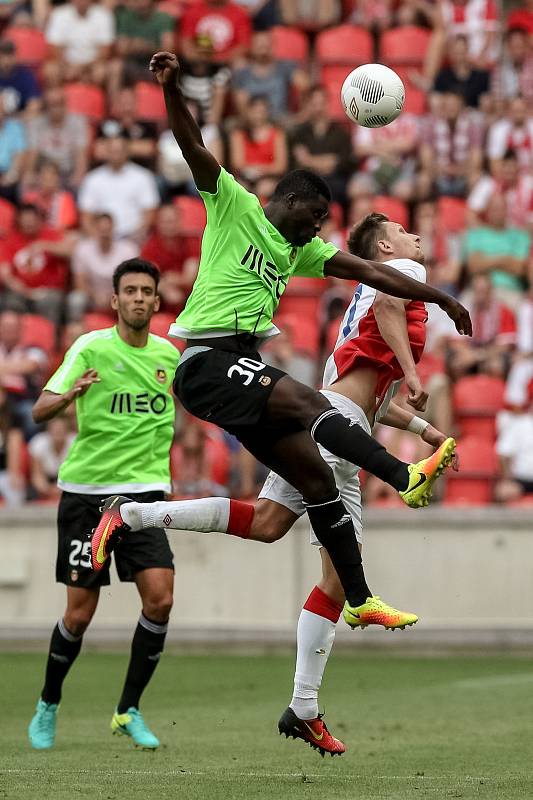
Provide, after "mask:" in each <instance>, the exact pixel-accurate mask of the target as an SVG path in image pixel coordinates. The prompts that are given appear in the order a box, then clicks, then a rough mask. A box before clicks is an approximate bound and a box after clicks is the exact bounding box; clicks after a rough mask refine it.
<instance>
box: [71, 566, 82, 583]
mask: <svg viewBox="0 0 533 800" xmlns="http://www.w3.org/2000/svg"><path fill="white" fill-rule="evenodd" d="M79 577H80V573H79V572H78V570H77V569H71V570H70V580H71V581H72V583H76V581H77V580H78V578H79Z"/></svg>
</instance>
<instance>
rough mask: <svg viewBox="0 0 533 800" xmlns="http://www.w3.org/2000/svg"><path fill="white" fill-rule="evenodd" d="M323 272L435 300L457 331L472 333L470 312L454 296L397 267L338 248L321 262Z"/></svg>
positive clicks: (395, 293)
mask: <svg viewBox="0 0 533 800" xmlns="http://www.w3.org/2000/svg"><path fill="white" fill-rule="evenodd" d="M324 275H331V276H333V277H335V278H343V279H344V280H348V281H360V282H361V283H365V284H366V285H367V286H372V287H373V288H374V289H378V290H379V291H380V292H383V293H384V294H391V295H392V296H393V297H402V298H403V299H404V300H422V302H425V303H436V304H437V305H438V306H440V307H441V308H442V310H443V311H445V312H446V314H448V316H449V317H450V319H452V320H453V321H454V323H455V327H456V328H457V330H458V332H459V333H461V334H464V335H466V336H471V335H472V322H471V321H470V314H469V313H468V311H467V310H466V308H464V307H463V306H462V305H461V303H459V302H458V301H457V300H455V298H453V297H451V296H450V295H448V294H446V293H445V292H441V291H440V289H435V288H434V287H433V286H429V285H428V284H427V283H420V281H415V280H413V278H408V277H407V276H406V275H402V273H401V272H399V271H398V270H397V269H393V268H392V267H388V266H387V265H385V264H380V263H379V262H378V261H365V259H364V258H359V257H358V256H353V255H352V254H351V253H345V252H344V251H342V250H339V252H338V253H336V254H335V255H334V256H333V258H330V259H329V261H326V263H325V264H324Z"/></svg>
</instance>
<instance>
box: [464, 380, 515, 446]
mask: <svg viewBox="0 0 533 800" xmlns="http://www.w3.org/2000/svg"><path fill="white" fill-rule="evenodd" d="M504 393H505V382H504V381H502V380H501V379H500V378H493V377H490V376H489V375H467V376H466V377H464V378H461V379H460V380H458V381H457V383H456V384H455V386H454V387H453V408H454V411H455V415H456V417H457V419H458V421H459V424H460V426H461V436H469V435H471V434H475V435H477V436H482V437H484V438H485V439H486V440H488V441H494V439H495V438H496V414H497V413H498V411H501V409H502V408H503V406H504Z"/></svg>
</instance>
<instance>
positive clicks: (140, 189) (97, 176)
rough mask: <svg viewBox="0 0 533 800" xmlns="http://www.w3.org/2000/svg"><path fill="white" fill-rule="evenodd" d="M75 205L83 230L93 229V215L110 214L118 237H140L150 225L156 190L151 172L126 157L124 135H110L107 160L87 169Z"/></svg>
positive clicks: (157, 200) (126, 143) (154, 207)
mask: <svg viewBox="0 0 533 800" xmlns="http://www.w3.org/2000/svg"><path fill="white" fill-rule="evenodd" d="M78 205H79V208H80V211H81V212H82V226H83V230H84V231H85V233H86V234H88V235H91V234H92V233H93V230H94V228H93V223H94V220H95V217H96V215H98V214H100V213H101V212H106V213H107V214H110V215H111V217H112V218H113V221H114V223H115V233H116V235H117V236H118V237H123V236H130V237H133V238H138V239H139V240H140V239H142V238H143V237H144V236H145V235H146V233H147V231H148V230H149V228H150V226H151V225H152V222H153V219H154V214H155V209H156V208H157V206H158V205H159V194H158V191H157V185H156V182H155V178H154V176H153V174H152V173H151V172H149V171H148V170H147V169H145V168H144V167H140V166H139V165H138V164H134V163H133V162H132V161H128V142H127V141H126V139H122V138H118V137H117V138H116V139H111V140H110V141H109V145H108V152H107V159H106V163H105V164H103V165H102V166H101V167H97V168H96V169H93V170H91V171H90V172H88V173H87V175H86V176H85V178H84V179H83V182H82V184H81V186H80V193H79V200H78Z"/></svg>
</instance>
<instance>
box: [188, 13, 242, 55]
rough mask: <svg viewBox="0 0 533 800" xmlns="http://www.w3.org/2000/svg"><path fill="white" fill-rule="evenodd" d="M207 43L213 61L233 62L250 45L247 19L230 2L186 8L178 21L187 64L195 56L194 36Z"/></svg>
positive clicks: (196, 40) (195, 40) (195, 39)
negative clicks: (209, 46) (179, 21)
mask: <svg viewBox="0 0 533 800" xmlns="http://www.w3.org/2000/svg"><path fill="white" fill-rule="evenodd" d="M199 36H200V37H201V40H200V41H203V42H204V43H205V40H206V39H208V40H209V41H210V43H211V47H212V53H213V56H212V58H213V61H215V62H219V63H220V62H222V63H235V62H237V61H238V60H239V59H241V58H243V56H244V54H245V52H246V50H247V49H248V47H249V44H250V36H251V25H250V18H249V16H248V14H247V13H246V11H245V10H244V8H242V6H240V5H238V4H237V3H234V2H231V0H205V1H204V2H201V1H200V2H198V3H192V4H191V5H189V6H188V7H187V8H186V9H185V11H184V13H183V17H182V19H181V27H180V37H181V46H182V52H183V55H184V56H185V58H186V59H187V60H188V61H193V60H194V58H195V57H196V56H197V49H198V46H197V42H198V41H199V40H198V37H199Z"/></svg>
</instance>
